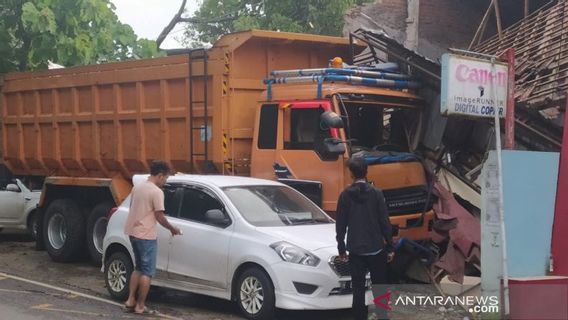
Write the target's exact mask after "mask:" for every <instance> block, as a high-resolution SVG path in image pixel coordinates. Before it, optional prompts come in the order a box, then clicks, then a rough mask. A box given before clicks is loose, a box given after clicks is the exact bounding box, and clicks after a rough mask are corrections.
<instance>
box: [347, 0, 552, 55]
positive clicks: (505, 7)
mask: <svg viewBox="0 0 568 320" xmlns="http://www.w3.org/2000/svg"><path fill="white" fill-rule="evenodd" d="M548 3H550V0H530V2H529V8H528V9H529V10H528V12H529V13H532V12H534V11H535V10H538V9H539V8H541V7H542V6H544V5H546V4H548ZM490 4H491V0H377V1H375V2H374V3H370V4H367V5H364V6H360V7H356V8H354V9H352V10H350V11H349V12H348V13H347V14H346V16H345V26H344V29H343V34H344V35H345V36H347V35H349V32H353V31H355V30H357V29H359V28H364V29H367V30H372V31H384V32H386V33H387V34H388V35H389V36H391V37H392V38H394V39H395V40H397V41H398V42H399V43H402V44H405V46H406V47H407V48H409V49H411V50H416V51H417V52H418V53H420V54H422V55H424V56H426V57H428V58H430V59H433V60H437V59H439V58H440V56H441V55H442V54H443V53H445V52H446V51H447V49H448V48H460V49H466V48H468V47H469V45H470V43H471V40H472V38H473V36H474V35H475V33H476V31H477V28H478V26H479V24H480V22H481V20H482V18H483V16H484V14H485V12H486V11H487V9H488V7H489V5H490ZM416 5H417V6H418V10H417V11H418V16H417V17H415V16H414V15H413V13H414V12H415V11H416V10H415V9H416V8H415V6H416ZM499 8H500V10H499V11H500V13H501V15H500V21H501V24H502V28H503V29H505V28H508V27H509V26H511V25H513V24H514V23H516V22H518V21H519V20H521V19H523V17H524V5H523V2H522V1H518V0H500V1H499ZM489 17H490V19H488V23H487V26H486V27H485V28H484V32H483V35H482V37H481V38H480V40H481V41H484V40H486V39H487V38H490V37H492V36H493V35H495V34H497V26H496V19H495V14H494V11H492V12H491V13H490V15H489ZM412 24H417V26H412ZM414 28H416V29H417V33H418V42H417V44H418V45H417V47H413V46H412V44H413V43H414V41H413V39H412V38H413V36H414V33H413V31H414Z"/></svg>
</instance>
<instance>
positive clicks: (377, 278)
mask: <svg viewBox="0 0 568 320" xmlns="http://www.w3.org/2000/svg"><path fill="white" fill-rule="evenodd" d="M349 268H350V270H351V286H352V288H353V315H354V317H355V320H367V316H368V311H367V306H366V305H365V291H366V288H365V276H366V275H367V272H370V273H371V281H372V282H373V284H385V283H386V282H387V254H386V252H385V250H383V251H381V252H380V253H379V254H376V255H372V256H360V255H354V254H350V255H349Z"/></svg>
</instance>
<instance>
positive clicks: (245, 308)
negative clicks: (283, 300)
mask: <svg viewBox="0 0 568 320" xmlns="http://www.w3.org/2000/svg"><path fill="white" fill-rule="evenodd" d="M237 286H238V287H237V288H236V298H237V305H238V306H239V309H240V310H241V313H242V314H243V315H244V316H245V318H247V319H249V320H265V319H273V318H274V314H275V312H276V307H275V302H276V299H275V296H274V285H272V281H270V277H269V276H268V275H267V274H266V272H264V270H262V269H260V268H258V267H251V268H248V269H246V270H245V271H244V272H243V273H241V275H240V276H239V278H238V281H237Z"/></svg>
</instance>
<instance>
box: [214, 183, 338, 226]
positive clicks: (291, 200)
mask: <svg viewBox="0 0 568 320" xmlns="http://www.w3.org/2000/svg"><path fill="white" fill-rule="evenodd" d="M223 191H224V192H225V193H226V194H227V196H228V197H229V198H230V199H231V201H232V202H233V204H234V205H235V207H237V209H238V210H239V212H240V213H241V215H242V216H243V217H244V218H245V219H246V220H247V221H248V222H249V223H251V224H252V225H254V226H257V227H278V226H294V225H302V224H322V223H333V220H332V219H331V218H329V217H328V216H327V215H326V214H325V213H324V212H323V211H322V210H321V209H320V208H318V207H317V206H316V205H315V204H313V203H312V202H311V201H310V200H308V199H307V198H306V197H304V196H303V195H302V194H300V193H299V192H298V191H296V190H294V189H292V188H289V187H284V186H239V187H226V188H223Z"/></svg>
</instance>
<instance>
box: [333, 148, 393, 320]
mask: <svg viewBox="0 0 568 320" xmlns="http://www.w3.org/2000/svg"><path fill="white" fill-rule="evenodd" d="M347 164H348V166H349V170H350V171H351V176H352V177H353V184H351V185H350V186H349V187H347V188H346V189H345V190H343V192H342V193H341V195H340V196H339V200H338V202H337V221H336V225H335V230H336V239H337V249H338V251H339V256H340V258H341V259H342V260H343V261H347V259H349V266H350V269H351V281H352V288H353V313H354V316H355V319H356V320H367V317H368V310H367V306H366V304H365V291H366V289H365V276H366V274H367V272H370V273H371V281H372V283H373V285H375V284H384V283H386V272H387V262H390V261H391V260H392V259H393V257H394V252H393V251H394V249H393V246H392V231H391V225H390V221H389V217H388V213H387V208H386V203H385V197H384V196H383V193H382V192H381V191H380V190H379V189H377V188H375V187H373V186H372V185H371V184H369V183H368V182H367V163H366V162H365V159H364V158H362V157H352V158H351V159H349V161H348V162H347ZM346 233H347V246H346V245H345V234H346ZM347 251H349V258H347ZM376 288H377V287H376V286H374V289H376ZM377 291H378V290H373V293H374V294H375V296H376V295H377V294H378V292H377ZM375 310H376V311H377V314H375V316H378V317H379V318H383V319H384V318H386V311H385V310H382V309H380V308H376V309H375Z"/></svg>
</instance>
